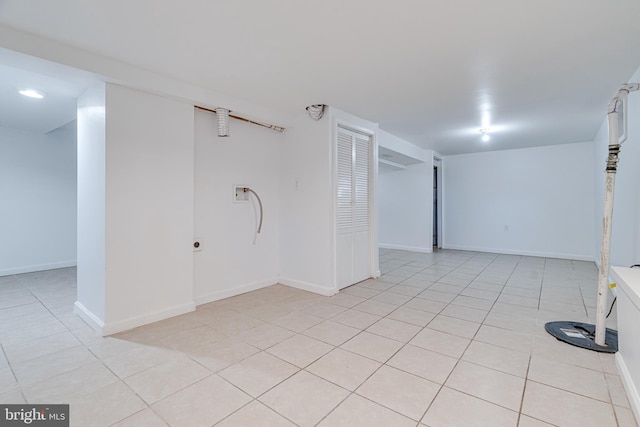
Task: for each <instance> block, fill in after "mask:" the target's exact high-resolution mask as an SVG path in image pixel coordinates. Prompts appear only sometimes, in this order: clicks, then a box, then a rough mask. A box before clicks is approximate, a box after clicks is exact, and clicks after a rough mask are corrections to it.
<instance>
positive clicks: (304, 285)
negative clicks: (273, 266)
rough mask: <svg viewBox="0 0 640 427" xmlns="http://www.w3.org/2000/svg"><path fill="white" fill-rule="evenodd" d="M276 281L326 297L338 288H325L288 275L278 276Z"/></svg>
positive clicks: (334, 292)
mask: <svg viewBox="0 0 640 427" xmlns="http://www.w3.org/2000/svg"><path fill="white" fill-rule="evenodd" d="M278 283H280V284H282V285H286V286H291V287H292V288H296V289H301V290H303V291H309V292H313V293H314V294H320V295H324V296H326V297H330V296H332V295H335V294H337V293H338V290H337V289H335V288H327V287H324V286H320V285H316V284H314V283H309V282H303V281H301V280H295V279H291V278H289V277H282V276H280V277H279V279H278Z"/></svg>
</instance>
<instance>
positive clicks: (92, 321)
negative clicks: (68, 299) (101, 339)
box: [73, 301, 104, 336]
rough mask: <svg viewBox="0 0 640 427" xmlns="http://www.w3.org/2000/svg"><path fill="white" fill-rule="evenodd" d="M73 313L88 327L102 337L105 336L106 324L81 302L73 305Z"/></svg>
mask: <svg viewBox="0 0 640 427" xmlns="http://www.w3.org/2000/svg"><path fill="white" fill-rule="evenodd" d="M73 312H74V313H76V314H77V315H78V316H80V318H81V319H82V320H84V321H85V322H86V323H87V325H89V326H90V327H91V329H93V330H94V331H96V332H97V333H98V334H99V335H100V336H104V322H103V321H102V320H100V318H99V317H98V316H96V315H95V314H93V313H92V312H91V311H89V309H87V307H85V306H84V304H82V303H81V302H80V301H76V302H75V304H74V305H73Z"/></svg>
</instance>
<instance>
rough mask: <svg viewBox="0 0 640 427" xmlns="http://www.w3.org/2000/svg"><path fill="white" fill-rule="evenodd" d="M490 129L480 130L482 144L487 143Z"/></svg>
mask: <svg viewBox="0 0 640 427" xmlns="http://www.w3.org/2000/svg"><path fill="white" fill-rule="evenodd" d="M489 132H490V129H489V128H482V129H480V134H481V135H482V142H489V140H490V139H491V137H490V136H489Z"/></svg>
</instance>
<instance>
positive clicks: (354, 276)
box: [336, 128, 371, 289]
mask: <svg viewBox="0 0 640 427" xmlns="http://www.w3.org/2000/svg"><path fill="white" fill-rule="evenodd" d="M370 156H371V140H370V138H369V137H367V136H365V135H361V134H358V133H355V132H351V131H348V130H345V129H341V128H339V129H338V138H337V209H336V211H337V212H336V214H337V218H336V220H337V236H336V238H337V240H336V243H337V245H336V251H337V253H336V258H337V265H336V270H337V280H338V287H339V288H340V289H342V288H344V287H346V286H349V285H352V284H354V283H357V282H360V281H362V280H366V279H368V278H369V277H370V270H371V269H370V264H369V263H370V261H369V260H370V258H369V253H370V247H369V246H370V237H369V236H370V233H369V170H370V165H371V162H370Z"/></svg>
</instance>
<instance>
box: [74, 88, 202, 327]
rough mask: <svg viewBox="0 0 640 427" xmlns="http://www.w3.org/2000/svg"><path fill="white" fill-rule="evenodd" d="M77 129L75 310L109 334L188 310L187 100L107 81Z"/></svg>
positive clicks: (85, 104)
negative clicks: (183, 101)
mask: <svg viewBox="0 0 640 427" xmlns="http://www.w3.org/2000/svg"><path fill="white" fill-rule="evenodd" d="M101 98H102V99H101ZM78 129H79V133H78V138H79V141H78V144H79V146H80V148H79V150H78V163H79V165H78V176H79V180H78V181H79V183H80V184H79V189H78V230H79V236H78V251H79V256H78V302H77V303H76V311H77V312H78V313H79V314H80V315H81V316H82V317H83V318H84V319H85V320H86V321H87V322H89V324H91V326H93V327H94V328H95V329H96V330H98V331H99V332H100V333H102V334H103V335H109V334H112V333H115V332H119V331H122V330H125V329H130V328H133V327H135V326H139V325H143V324H146V323H150V322H153V321H156V320H160V319H164V318H167V317H171V316H174V315H177V314H181V313H184V312H187V311H191V310H193V309H194V307H195V306H194V303H193V253H192V250H191V245H192V237H193V155H194V148H193V107H192V106H191V105H189V104H185V103H182V102H177V101H174V100H170V99H167V98H162V97H160V96H156V95H151V94H148V93H144V92H140V91H136V90H132V89H128V88H125V87H121V86H117V85H113V84H107V85H106V89H102V90H100V89H98V90H96V91H93V92H91V91H90V92H89V93H87V94H85V95H84V96H83V97H82V98H81V99H80V101H79V109H78Z"/></svg>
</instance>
